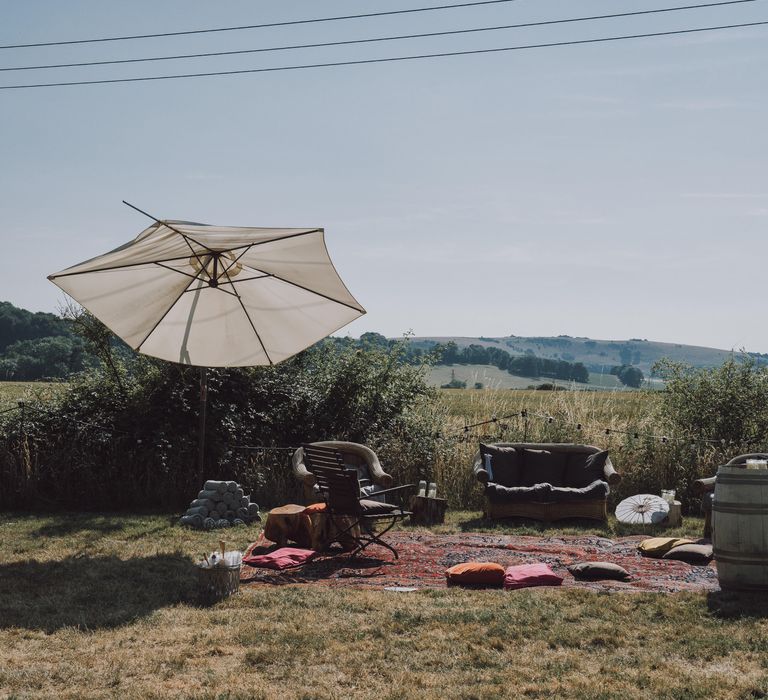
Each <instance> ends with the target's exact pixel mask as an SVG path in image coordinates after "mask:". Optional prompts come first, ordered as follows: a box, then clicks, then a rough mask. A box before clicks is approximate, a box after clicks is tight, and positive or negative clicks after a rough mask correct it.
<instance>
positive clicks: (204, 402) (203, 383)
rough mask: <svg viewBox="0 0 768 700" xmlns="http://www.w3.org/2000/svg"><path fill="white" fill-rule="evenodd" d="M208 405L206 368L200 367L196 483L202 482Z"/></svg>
mask: <svg viewBox="0 0 768 700" xmlns="http://www.w3.org/2000/svg"><path fill="white" fill-rule="evenodd" d="M207 406H208V370H207V369H206V368H205V367H201V368H200V427H199V431H198V432H199V439H198V445H197V450H198V453H197V471H198V474H197V476H198V479H197V481H198V483H200V484H202V483H203V476H204V473H205V410H206V408H207Z"/></svg>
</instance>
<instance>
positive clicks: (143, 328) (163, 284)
mask: <svg viewBox="0 0 768 700" xmlns="http://www.w3.org/2000/svg"><path fill="white" fill-rule="evenodd" d="M48 279H50V280H51V281H52V282H53V283H54V284H56V285H57V286H58V287H60V288H61V289H62V290H64V291H65V292H66V293H67V294H69V295H70V296H71V297H73V298H74V299H75V300H76V301H78V302H79V303H80V304H81V305H82V306H84V307H85V308H86V309H88V311H90V312H91V313H92V314H93V315H94V316H96V318H98V319H99V320H100V321H101V322H102V323H104V324H105V325H106V326H107V327H108V328H109V329H110V330H112V331H113V332H114V333H115V334H116V335H118V336H119V337H120V338H122V339H123V340H124V341H125V342H126V343H128V345H130V346H131V347H132V348H133V349H134V350H136V351H138V352H142V353H144V354H146V355H152V356H154V357H159V358H161V359H164V360H169V361H171V362H178V363H181V364H185V365H197V366H201V367H241V366H251V365H270V364H276V363H278V362H280V361H282V360H285V359H287V358H289V357H291V356H292V355H295V354H296V353H298V352H300V351H301V350H304V349H305V348H307V347H309V346H310V345H312V344H313V343H315V342H317V341H318V340H321V339H322V338H325V337H326V336H328V335H330V334H331V333H333V332H334V331H336V330H338V329H339V328H341V327H342V326H344V325H346V324H347V323H349V322H350V321H353V320H354V319H356V318H358V317H359V316H362V315H363V314H364V313H365V309H364V308H363V307H362V306H360V304H359V303H358V302H357V301H356V300H355V298H354V297H353V296H352V295H351V294H350V293H349V290H348V289H347V288H346V287H345V285H344V283H343V282H342V281H341V278H340V277H339V275H338V273H337V272H336V269H335V268H334V266H333V263H332V262H331V259H330V257H329V255H328V250H327V249H326V247H325V238H324V233H323V229H322V228H312V229H288V228H235V227H229V226H207V225H205V224H196V223H190V222H186V221H156V223H154V224H153V225H152V226H150V227H149V228H147V229H146V230H144V231H142V232H141V233H140V234H139V235H138V236H137V237H136V239H135V240H133V241H130V242H129V243H126V244H125V245H122V246H120V247H119V248H115V249H114V250H112V251H110V252H109V253H105V254H104V255H100V256H98V257H96V258H92V259H90V260H86V261H85V262H82V263H80V264H78V265H74V266H73V267H69V268H67V269H66V270H62V271H61V272H57V273H55V274H53V275H50V276H49V277H48Z"/></svg>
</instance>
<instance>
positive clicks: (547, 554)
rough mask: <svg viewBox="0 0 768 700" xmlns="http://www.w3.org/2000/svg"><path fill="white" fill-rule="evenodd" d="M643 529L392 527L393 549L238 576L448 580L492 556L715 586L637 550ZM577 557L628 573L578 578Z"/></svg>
mask: <svg viewBox="0 0 768 700" xmlns="http://www.w3.org/2000/svg"><path fill="white" fill-rule="evenodd" d="M645 538H646V536H633V537H621V538H618V539H616V540H609V539H606V538H604V537H597V536H583V537H582V536H563V537H513V536H504V535H483V534H461V535H435V534H432V533H428V532H427V533H425V532H392V533H388V534H387V536H386V541H387V542H389V543H390V544H392V545H393V546H394V547H395V548H396V549H397V551H398V554H399V555H400V558H399V559H397V560H395V559H394V558H393V556H392V554H391V553H390V552H388V551H387V550H386V549H384V548H382V547H378V546H376V545H373V546H371V547H369V548H368V549H367V550H365V552H363V556H361V557H358V558H356V559H350V558H349V556H348V555H346V554H341V553H340V554H337V555H335V556H323V557H321V558H318V559H315V560H313V561H312V562H310V563H309V564H306V565H305V566H303V567H301V568H299V569H293V570H288V571H283V572H277V571H270V570H265V569H255V568H251V567H248V566H244V567H243V570H242V573H241V577H240V580H241V582H242V583H248V584H255V585H265V586H266V585H284V584H308V585H320V586H328V587H331V588H357V589H368V590H375V589H379V590H381V589H383V588H391V587H400V586H402V587H413V588H419V589H425V588H446V581H445V570H446V569H447V568H448V567H450V566H453V565H454V564H460V563H462V562H467V561H492V562H498V563H499V564H501V565H503V566H505V567H506V566H510V565H513V564H527V563H534V562H543V563H545V564H549V566H550V567H551V568H552V569H553V570H554V571H555V573H557V574H559V575H561V576H564V577H565V580H564V581H563V586H566V587H568V588H587V589H592V590H596V591H636V592H639V591H658V592H665V593H672V592H677V591H716V590H719V586H718V582H717V570H716V569H715V565H714V563H710V564H709V565H708V566H693V565H691V564H686V563H684V562H680V561H671V560H665V559H650V558H647V557H641V556H640V554H639V553H638V552H637V549H636V548H637V545H638V543H640V542H641V541H642V540H644V539H645ZM582 561H609V562H613V563H615V564H618V565H619V566H623V567H624V568H625V569H626V570H627V571H628V572H629V573H630V574H631V577H632V578H631V579H630V580H629V581H626V582H624V581H577V580H576V579H574V578H573V576H571V574H570V573H568V571H567V569H566V567H567V566H568V565H570V564H575V563H577V562H582Z"/></svg>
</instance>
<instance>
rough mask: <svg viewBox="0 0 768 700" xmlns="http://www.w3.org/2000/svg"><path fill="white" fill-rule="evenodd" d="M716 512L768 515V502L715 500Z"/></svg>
mask: <svg viewBox="0 0 768 700" xmlns="http://www.w3.org/2000/svg"><path fill="white" fill-rule="evenodd" d="M712 511H713V512H715V513H737V514H741V515H768V503H733V502H732V501H720V502H719V503H718V502H717V501H715V502H714V503H713V504H712Z"/></svg>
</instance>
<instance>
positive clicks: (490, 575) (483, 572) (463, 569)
mask: <svg viewBox="0 0 768 700" xmlns="http://www.w3.org/2000/svg"><path fill="white" fill-rule="evenodd" d="M445 577H446V578H447V579H448V585H451V584H459V585H461V584H464V583H468V584H484V585H487V586H501V585H502V584H503V583H504V567H503V566H502V565H501V564H495V563H494V562H491V561H468V562H466V563H464V564H456V565H455V566H452V567H451V568H450V569H448V570H447V571H446V572H445Z"/></svg>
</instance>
